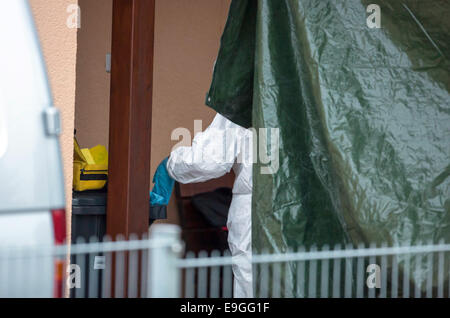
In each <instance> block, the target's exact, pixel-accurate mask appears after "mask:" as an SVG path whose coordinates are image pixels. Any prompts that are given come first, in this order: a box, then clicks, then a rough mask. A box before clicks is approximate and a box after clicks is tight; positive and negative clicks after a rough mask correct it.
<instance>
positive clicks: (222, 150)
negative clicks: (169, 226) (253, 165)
mask: <svg viewBox="0 0 450 318" xmlns="http://www.w3.org/2000/svg"><path fill="white" fill-rule="evenodd" d="M242 129H243V128H242V127H240V126H237V125H235V124H234V123H232V122H231V121H229V120H228V119H226V118H225V117H223V116H222V115H220V114H217V115H216V117H215V118H214V120H213V122H212V123H211V125H210V126H209V127H208V128H207V129H206V130H205V131H204V132H201V133H198V134H197V135H196V136H195V137H194V140H193V141H192V146H191V147H179V148H177V149H175V150H174V151H173V152H172V153H171V154H170V157H169V160H168V162H167V170H168V172H169V175H170V176H171V177H172V178H173V179H174V180H176V181H178V182H180V183H182V184H186V183H198V182H205V181H208V180H211V179H215V178H219V177H221V176H223V175H225V174H227V173H228V172H230V170H231V169H232V167H233V165H234V163H235V161H236V157H237V156H238V154H239V149H240V138H239V136H240V134H242Z"/></svg>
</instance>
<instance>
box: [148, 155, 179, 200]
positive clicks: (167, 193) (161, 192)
mask: <svg viewBox="0 0 450 318" xmlns="http://www.w3.org/2000/svg"><path fill="white" fill-rule="evenodd" d="M168 160H169V158H166V159H164V160H163V161H162V162H161V163H160V164H159V166H158V168H157V169H156V172H155V175H154V176H153V183H154V184H155V185H154V186H153V190H152V191H151V192H150V205H152V206H155V205H168V204H169V200H170V197H171V195H172V191H173V187H174V185H175V180H173V179H172V178H171V177H170V176H169V173H168V172H167V161H168Z"/></svg>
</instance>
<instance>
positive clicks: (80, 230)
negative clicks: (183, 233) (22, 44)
mask: <svg viewBox="0 0 450 318" xmlns="http://www.w3.org/2000/svg"><path fill="white" fill-rule="evenodd" d="M106 202H107V191H106V189H104V190H100V191H84V192H76V191H73V193H72V235H71V237H72V243H73V244H74V243H76V242H77V239H78V238H80V237H81V238H83V239H84V241H85V242H89V240H90V238H91V237H95V238H96V239H97V241H99V242H101V241H102V240H103V238H104V236H105V235H106ZM166 218H167V207H166V206H152V207H150V211H149V219H150V224H152V223H153V222H154V221H155V220H161V219H166ZM81 258H83V259H81ZM99 258H102V259H103V260H104V258H103V255H102V254H101V253H99V255H91V257H88V256H87V255H86V256H78V257H76V256H75V255H73V256H72V257H71V263H72V264H77V265H79V266H80V270H81V272H82V275H81V277H82V278H81V288H80V289H72V290H71V293H70V294H71V297H100V296H101V290H102V284H101V277H102V274H103V269H101V266H100V267H99V266H98V264H102V263H103V260H102V259H99ZM83 264H89V266H88V268H86V266H85V265H83ZM96 264H97V265H96ZM90 275H91V276H92V275H93V276H95V277H94V279H95V280H96V281H97V279H98V282H97V283H94V282H91V281H90V280H91V279H90V277H89V276H90ZM90 284H97V287H98V288H92V286H91V291H92V290H96V291H95V295H89V286H90Z"/></svg>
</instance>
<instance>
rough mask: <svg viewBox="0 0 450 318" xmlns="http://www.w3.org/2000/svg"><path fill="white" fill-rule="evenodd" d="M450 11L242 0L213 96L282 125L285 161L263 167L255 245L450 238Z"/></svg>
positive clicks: (254, 120)
mask: <svg viewBox="0 0 450 318" xmlns="http://www.w3.org/2000/svg"><path fill="white" fill-rule="evenodd" d="M371 4H376V5H378V6H379V9H380V11H378V12H379V13H380V15H379V16H377V17H374V16H372V14H373V13H375V12H376V11H371V10H372V9H370V8H369V5H371ZM449 16H450V2H449V1H447V0H430V1H423V0H401V1H400V0H398V1H396V0H368V1H365V0H340V1H337V0H259V1H256V0H234V1H233V2H232V4H231V8H230V14H229V18H228V22H227V24H226V27H225V31H224V34H223V37H222V40H221V48H220V52H219V56H218V59H217V62H216V66H215V71H214V77H213V81H212V85H211V89H210V91H209V93H208V95H207V101H206V103H207V105H209V106H210V107H212V108H213V109H215V110H216V111H217V112H219V113H221V114H222V115H224V116H226V117H227V118H229V119H230V120H232V121H233V122H235V123H237V124H239V125H241V126H244V127H254V128H256V129H259V128H276V129H278V131H279V169H277V170H274V171H273V173H272V174H262V173H261V168H262V167H263V166H264V165H263V164H262V163H261V162H260V161H258V163H256V164H255V166H254V177H253V184H254V190H253V238H257V239H254V240H253V249H254V252H256V253H260V252H262V251H264V250H265V249H268V250H272V251H274V252H286V251H288V250H289V249H294V250H296V249H298V248H299V247H302V246H304V247H306V248H311V247H312V246H314V245H316V246H319V248H320V247H321V246H323V245H325V244H328V245H331V246H334V245H335V244H353V245H357V244H361V243H363V244H366V245H368V244H377V245H380V244H382V243H386V244H388V245H394V244H399V245H411V244H420V243H421V242H433V243H437V242H439V241H440V240H445V241H447V242H450V178H449V175H450V96H449V85H450V64H449V59H448V54H450V37H449V34H450V19H448V17H449ZM378 17H379V18H380V19H379V20H373V19H375V18H378ZM368 20H369V22H371V23H369V24H368ZM374 22H381V25H376V26H380V28H378V27H373V26H374V25H373V23H374ZM370 26H371V27H370ZM260 137H261V136H260ZM270 140H272V139H269V145H270ZM407 261H408V260H407V259H406V258H405V257H404V256H399V258H398V262H399V264H400V266H401V268H402V266H404V265H405V262H407ZM410 266H411V268H417V269H418V270H422V273H425V272H426V271H427V270H433V269H430V268H428V267H427V263H426V260H425V259H424V260H423V261H422V262H420V264H415V263H414V262H413V261H412V262H411V264H410ZM446 266H447V267H448V266H450V265H449V264H446ZM291 269H292V270H289V271H287V272H286V273H285V275H291V276H290V278H291V279H289V280H286V281H288V282H289V284H292V286H286V287H287V288H286V289H287V290H290V293H288V294H289V295H286V296H298V297H300V296H302V294H301V293H299V291H298V290H297V289H296V288H294V287H293V286H295V284H296V281H297V277H296V274H295V272H296V271H295V265H293V266H292V268H291ZM434 270H436V268H434ZM448 273H449V271H448V270H446V275H447V276H446V277H448ZM435 276H436V275H435ZM425 278H426V275H420V273H419V274H418V273H416V274H414V273H413V274H412V275H411V279H412V283H413V284H416V285H417V284H419V285H418V286H419V287H423V288H424V285H425V284H424V280H425ZM434 283H435V281H434Z"/></svg>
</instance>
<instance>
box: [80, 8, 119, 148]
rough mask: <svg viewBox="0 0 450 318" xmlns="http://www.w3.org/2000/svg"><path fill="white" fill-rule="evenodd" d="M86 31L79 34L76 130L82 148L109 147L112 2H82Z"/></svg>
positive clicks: (84, 28) (83, 30)
mask: <svg viewBox="0 0 450 318" xmlns="http://www.w3.org/2000/svg"><path fill="white" fill-rule="evenodd" d="M78 4H79V5H80V8H81V12H82V18H83V22H82V27H81V29H80V30H79V32H78V54H77V90H76V104H75V105H76V106H75V110H76V111H75V128H76V129H77V140H78V142H79V143H80V145H81V146H82V147H94V146H96V145H98V144H103V145H105V146H107V147H108V134H109V88H110V79H111V77H110V74H109V73H107V72H106V54H107V53H109V52H111V26H112V0H95V1H92V0H79V1H78Z"/></svg>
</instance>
